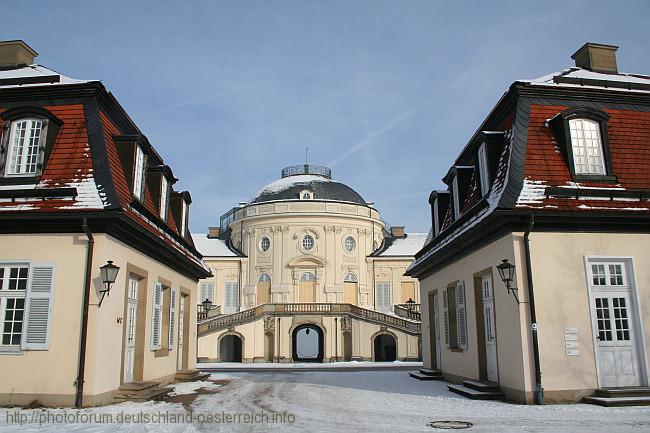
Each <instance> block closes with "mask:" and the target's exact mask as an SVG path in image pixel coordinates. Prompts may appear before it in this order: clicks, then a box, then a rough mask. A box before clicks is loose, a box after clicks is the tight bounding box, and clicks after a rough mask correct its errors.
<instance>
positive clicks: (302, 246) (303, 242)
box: [300, 234, 316, 251]
mask: <svg viewBox="0 0 650 433" xmlns="http://www.w3.org/2000/svg"><path fill="white" fill-rule="evenodd" d="M309 239H311V244H310V245H309V246H307V245H305V241H308V240H309ZM300 247H301V248H302V249H303V250H304V251H312V250H313V249H314V248H315V247H316V239H315V238H314V237H313V236H312V235H310V234H306V235H304V236H303V237H302V238H301V239H300Z"/></svg>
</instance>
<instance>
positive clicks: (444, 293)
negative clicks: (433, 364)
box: [442, 290, 449, 347]
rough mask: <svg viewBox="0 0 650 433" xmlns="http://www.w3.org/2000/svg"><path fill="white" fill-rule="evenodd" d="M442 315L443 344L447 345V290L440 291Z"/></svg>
mask: <svg viewBox="0 0 650 433" xmlns="http://www.w3.org/2000/svg"><path fill="white" fill-rule="evenodd" d="M442 316H443V319H442V320H443V321H444V322H445V325H444V326H445V345H446V346H447V347H449V312H448V311H447V291H446V290H443V291H442Z"/></svg>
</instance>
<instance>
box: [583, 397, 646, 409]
mask: <svg viewBox="0 0 650 433" xmlns="http://www.w3.org/2000/svg"><path fill="white" fill-rule="evenodd" d="M582 401H583V402H585V403H589V404H597V405H598V406H607V407H621V406H650V397H584V398H583V399H582Z"/></svg>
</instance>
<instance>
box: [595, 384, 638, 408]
mask: <svg viewBox="0 0 650 433" xmlns="http://www.w3.org/2000/svg"><path fill="white" fill-rule="evenodd" d="M582 401H583V402H585V403H590V404H597V405H599V406H607V407H620V406H650V388H648V387H646V386H639V387H630V388H602V389H598V390H596V393H595V394H594V395H592V396H591V397H585V398H583V399H582Z"/></svg>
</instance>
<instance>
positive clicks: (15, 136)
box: [0, 107, 61, 183]
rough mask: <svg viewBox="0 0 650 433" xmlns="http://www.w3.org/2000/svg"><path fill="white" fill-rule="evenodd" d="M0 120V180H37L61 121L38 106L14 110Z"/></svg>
mask: <svg viewBox="0 0 650 433" xmlns="http://www.w3.org/2000/svg"><path fill="white" fill-rule="evenodd" d="M0 117H1V118H2V120H3V128H2V138H1V140H0V178H2V179H3V181H4V182H6V183H24V182H26V181H27V180H26V178H29V179H31V180H32V181H33V180H36V179H34V178H38V177H39V176H40V175H41V174H42V173H43V168H44V166H45V162H46V161H47V158H48V155H49V153H50V151H51V149H52V145H53V143H54V139H55V138H56V134H57V132H58V129H59V126H60V125H61V121H60V120H59V119H57V118H56V117H54V116H53V115H52V114H51V113H50V112H49V111H47V110H44V109H42V108H39V107H20V108H14V109H11V110H7V111H5V112H4V113H2V115H1V116H0Z"/></svg>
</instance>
